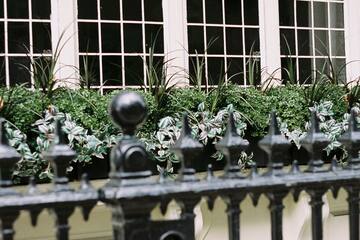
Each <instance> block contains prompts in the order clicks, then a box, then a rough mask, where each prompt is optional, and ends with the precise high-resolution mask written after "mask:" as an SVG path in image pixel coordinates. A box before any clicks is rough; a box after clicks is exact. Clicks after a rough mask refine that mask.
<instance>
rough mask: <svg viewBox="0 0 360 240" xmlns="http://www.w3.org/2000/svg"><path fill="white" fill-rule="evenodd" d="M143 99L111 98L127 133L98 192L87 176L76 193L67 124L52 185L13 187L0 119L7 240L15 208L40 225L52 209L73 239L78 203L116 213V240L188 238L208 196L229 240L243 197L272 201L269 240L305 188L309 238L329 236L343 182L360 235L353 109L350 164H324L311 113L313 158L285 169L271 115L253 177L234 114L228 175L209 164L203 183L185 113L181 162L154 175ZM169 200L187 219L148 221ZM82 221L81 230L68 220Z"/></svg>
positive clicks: (359, 165)
mask: <svg viewBox="0 0 360 240" xmlns="http://www.w3.org/2000/svg"><path fill="white" fill-rule="evenodd" d="M146 111H147V110H146V105H145V103H144V100H143V99H142V98H141V97H140V96H139V95H137V94H135V93H130V92H129V93H123V94H121V95H118V96H116V97H115V98H114V100H113V102H112V103H111V106H110V114H111V116H112V118H113V119H114V122H115V123H117V124H118V125H120V126H121V128H122V131H123V134H124V135H123V137H122V139H121V140H120V141H119V143H118V144H117V146H115V147H114V149H113V151H112V155H111V172H110V175H109V176H110V181H109V183H108V184H106V185H105V186H104V187H102V188H101V189H94V188H93V187H92V186H91V184H90V183H89V181H88V180H87V179H86V177H84V178H83V180H82V183H81V187H80V189H72V188H71V187H70V186H69V184H68V178H67V177H66V168H67V166H68V164H69V162H70V161H71V159H73V158H74V157H75V156H76V153H75V152H74V151H73V150H71V149H70V148H69V147H68V145H67V144H66V141H65V140H66V139H65V137H64V135H63V133H62V129H61V123H57V127H56V140H55V142H54V145H52V147H51V148H50V150H49V151H48V152H46V153H44V154H43V156H44V158H45V159H47V160H48V161H50V163H51V165H52V167H53V169H54V179H53V183H54V186H53V189H52V190H51V191H48V192H40V191H39V190H38V188H37V187H36V185H35V183H34V182H33V181H32V182H31V183H30V185H29V188H28V192H27V193H25V194H24V193H22V194H21V193H19V192H17V191H15V190H14V189H13V188H12V182H11V175H12V172H11V169H12V167H13V166H14V165H15V164H16V163H17V161H19V159H20V156H19V154H18V153H17V152H16V151H15V150H14V149H12V148H10V147H9V145H8V143H7V138H6V136H5V131H4V120H2V121H1V125H0V126H1V129H0V133H1V138H0V220H1V229H0V231H1V239H4V240H10V239H14V237H15V232H14V230H13V224H14V222H15V221H16V219H17V217H18V216H19V212H20V211H22V210H26V211H28V212H29V213H30V217H31V223H32V224H33V225H34V226H35V225H36V221H37V216H38V215H39V214H40V213H41V211H42V210H44V209H48V210H50V212H51V213H52V214H53V216H54V219H55V229H56V239H59V240H66V239H69V229H70V226H69V222H68V219H69V217H70V216H71V215H72V213H73V212H74V209H75V208H76V207H80V208H81V209H82V213H83V216H84V219H85V220H87V219H88V218H89V215H90V212H91V209H92V208H93V207H94V206H95V205H96V204H97V203H98V202H99V201H102V202H104V203H106V204H107V206H108V207H109V208H110V209H111V211H112V226H113V239H116V240H150V239H151V240H171V239H172V240H176V239H178V240H192V239H194V238H195V237H194V235H195V232H194V231H195V230H194V218H195V214H194V212H193V210H194V207H195V206H196V205H197V204H198V203H199V201H200V200H201V198H206V200H207V203H208V206H209V209H210V210H212V208H213V206H214V201H215V199H216V198H217V197H219V196H220V197H221V198H222V199H223V200H224V201H225V203H226V204H227V210H226V213H227V216H228V231H229V239H231V240H238V239H240V213H241V210H240V203H241V202H242V200H243V199H244V198H245V197H246V196H247V195H250V197H251V198H252V200H253V203H254V205H256V204H257V201H258V199H259V197H260V195H262V194H264V195H266V197H267V198H268V199H269V201H270V205H269V210H270V213H271V235H272V239H274V240H275V239H276V240H281V239H283V236H282V221H283V219H282V214H283V209H284V205H283V199H284V197H285V196H286V195H288V194H292V195H293V196H294V199H295V201H297V199H298V197H299V194H300V192H301V191H306V192H307V193H308V194H309V195H310V197H311V201H310V202H309V204H310V206H311V209H312V239H314V240H321V239H323V225H322V205H323V204H324V202H323V195H324V194H325V192H327V191H328V190H331V191H332V192H333V193H334V196H335V197H336V195H337V193H338V191H339V189H340V188H344V189H345V190H346V191H347V193H348V204H349V219H350V224H349V231H350V239H351V240H359V191H360V158H359V150H360V130H359V129H358V128H357V124H356V121H355V113H354V112H352V113H351V118H350V120H349V129H348V131H347V132H346V133H345V134H344V135H343V136H342V138H341V141H342V143H343V144H344V145H345V146H346V148H347V150H348V153H349V159H348V162H347V164H346V166H345V167H344V166H341V167H339V166H338V165H337V162H336V161H335V160H334V161H333V162H332V164H331V166H330V168H326V167H325V166H324V162H323V161H322V160H321V158H322V154H323V149H324V147H325V146H327V144H328V139H327V138H326V137H325V135H324V134H323V133H321V132H320V131H319V126H318V121H317V119H316V115H315V113H312V116H311V129H310V130H309V132H308V134H307V137H306V138H305V139H304V141H303V146H304V147H305V148H306V150H307V151H308V153H309V156H310V159H309V163H308V167H307V169H306V170H305V171H300V169H299V166H298V165H297V163H296V161H295V162H294V163H293V165H292V167H291V170H290V171H289V172H285V171H284V170H283V165H284V164H283V161H282V160H283V159H284V158H285V157H286V156H285V155H286V153H287V152H288V151H287V150H288V148H289V147H290V144H289V142H288V140H287V139H285V137H284V136H282V135H281V134H280V131H279V129H278V124H277V120H276V115H275V113H272V115H271V124H270V129H269V133H268V135H266V136H265V137H264V139H263V140H262V141H260V143H259V145H260V146H261V148H262V149H264V150H265V151H266V153H267V154H268V157H269V163H268V170H267V172H266V173H265V174H259V173H258V172H257V167H256V166H255V165H254V166H253V167H252V169H251V173H250V174H249V175H247V176H245V175H243V174H242V173H241V172H240V169H239V166H238V159H239V157H240V154H241V152H242V151H244V150H245V149H246V148H247V146H248V142H247V141H246V140H244V139H242V138H241V137H240V136H239V135H238V134H237V133H236V129H235V126H234V125H235V124H234V119H233V116H232V114H230V117H229V123H228V129H227V132H226V135H225V136H224V138H223V139H222V141H221V142H219V143H218V144H217V146H216V147H217V148H218V150H220V151H221V152H222V153H223V154H224V155H225V158H226V161H227V162H226V167H225V169H224V174H223V175H222V176H220V177H215V176H214V175H213V173H212V171H211V166H209V170H208V174H207V177H206V178H204V179H198V178H197V175H196V174H195V173H196V172H195V170H194V168H193V167H192V164H193V162H194V161H197V160H198V159H199V156H200V155H201V152H202V148H203V146H202V145H201V144H200V143H198V142H197V141H196V140H194V139H193V138H192V136H191V129H190V127H189V123H188V118H187V116H184V122H183V128H182V133H181V136H180V139H179V140H178V141H177V143H176V144H175V145H174V146H173V151H174V152H175V153H176V154H177V156H178V158H179V159H180V161H181V163H182V167H181V169H180V171H179V174H178V176H177V178H176V179H175V180H173V179H170V178H167V177H166V176H165V175H164V174H160V177H159V179H155V178H154V177H152V176H151V171H150V170H149V168H148V161H150V160H148V159H149V158H148V155H147V152H146V150H145V148H144V146H143V144H142V143H141V142H140V141H138V139H137V138H136V137H135V131H136V128H137V126H138V125H139V124H141V122H143V120H144V119H145V118H146ZM171 200H176V202H177V203H179V205H180V207H181V216H180V218H179V219H176V220H163V221H155V220H151V217H150V213H151V211H152V210H153V209H154V207H155V206H157V205H158V204H159V203H160V209H161V210H162V211H163V212H165V211H166V208H167V205H168V204H169V202H170V201H171ZM72 227H76V226H72Z"/></svg>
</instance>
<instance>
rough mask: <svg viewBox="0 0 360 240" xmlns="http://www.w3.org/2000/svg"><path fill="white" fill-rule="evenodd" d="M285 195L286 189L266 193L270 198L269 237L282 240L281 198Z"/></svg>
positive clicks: (273, 239) (282, 208) (282, 206)
mask: <svg viewBox="0 0 360 240" xmlns="http://www.w3.org/2000/svg"><path fill="white" fill-rule="evenodd" d="M286 195H287V191H283V192H281V191H279V192H273V193H268V194H267V197H268V198H269V200H270V205H269V209H270V216H271V239H272V240H282V239H283V232H282V230H283V210H284V204H283V199H284V197H285V196H286Z"/></svg>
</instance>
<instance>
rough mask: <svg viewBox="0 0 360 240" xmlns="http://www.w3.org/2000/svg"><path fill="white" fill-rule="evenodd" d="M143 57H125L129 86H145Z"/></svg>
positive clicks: (126, 76) (126, 77) (126, 78)
mask: <svg viewBox="0 0 360 240" xmlns="http://www.w3.org/2000/svg"><path fill="white" fill-rule="evenodd" d="M143 66H144V65H143V59H142V58H141V57H125V83H126V85H127V86H139V85H140V86H143V85H144V67H143Z"/></svg>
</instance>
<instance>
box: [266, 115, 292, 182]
mask: <svg viewBox="0 0 360 240" xmlns="http://www.w3.org/2000/svg"><path fill="white" fill-rule="evenodd" d="M259 146H260V148H261V149H263V150H264V151H265V152H266V153H267V155H268V159H269V163H268V172H267V173H266V175H275V176H279V175H282V174H284V172H283V166H284V159H286V158H288V157H289V154H287V153H288V150H289V149H290V146H291V143H290V142H289V141H288V140H287V139H286V138H285V136H283V135H282V134H281V132H280V130H279V123H278V121H277V118H276V112H275V111H272V112H271V114H270V126H269V132H268V134H267V135H266V136H265V137H264V138H263V139H262V140H261V141H260V142H259Z"/></svg>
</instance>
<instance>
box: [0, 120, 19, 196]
mask: <svg viewBox="0 0 360 240" xmlns="http://www.w3.org/2000/svg"><path fill="white" fill-rule="evenodd" d="M5 123H6V120H5V119H4V118H0V187H1V188H8V187H10V186H11V185H12V169H13V168H14V166H15V164H16V163H17V162H18V161H20V159H21V156H20V154H19V153H18V152H17V151H16V150H15V149H14V148H12V147H10V146H9V141H8V138H7V134H6V129H5ZM0 191H3V192H4V194H3V195H8V194H11V192H12V193H15V191H11V190H10V189H6V190H5V189H0ZM5 192H6V193H5Z"/></svg>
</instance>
